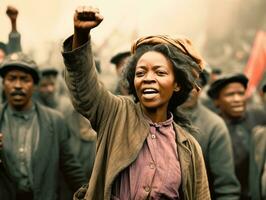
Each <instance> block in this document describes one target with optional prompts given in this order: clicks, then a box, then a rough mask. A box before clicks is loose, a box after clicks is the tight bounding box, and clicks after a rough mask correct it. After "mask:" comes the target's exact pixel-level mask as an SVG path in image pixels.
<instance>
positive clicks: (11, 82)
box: [3, 69, 34, 110]
mask: <svg viewBox="0 0 266 200" xmlns="http://www.w3.org/2000/svg"><path fill="white" fill-rule="evenodd" d="M3 88H4V92H5V95H6V97H7V101H8V104H9V105H10V106H11V107H13V108H14V109H15V110H27V109H28V108H30V106H31V105H32V100H31V97H32V94H33V91H34V81H33V78H32V76H31V74H29V73H26V72H24V71H20V70H15V69H14V70H10V71H8V72H7V73H6V75H5V77H4V79H3Z"/></svg>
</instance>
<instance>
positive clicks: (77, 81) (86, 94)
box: [62, 36, 118, 132]
mask: <svg viewBox="0 0 266 200" xmlns="http://www.w3.org/2000/svg"><path fill="white" fill-rule="evenodd" d="M90 40H91V39H90V37H89V40H88V42H87V43H85V44H84V45H82V46H81V47H79V48H77V49H74V50H72V41H73V36H71V37H69V38H68V39H67V40H66V41H65V42H64V45H63V48H64V49H63V53H62V55H63V58H64V63H65V66H66V71H65V80H66V84H67V86H68V89H69V91H70V95H71V99H72V103H73V106H74V107H75V109H76V110H77V111H78V112H80V113H81V114H82V115H84V116H85V117H86V118H87V119H88V120H90V122H91V125H92V127H93V129H94V130H95V131H96V132H97V131H98V129H99V127H100V124H105V122H106V120H107V118H108V117H112V115H113V114H114V112H113V111H114V110H115V108H116V106H117V105H118V102H117V101H116V100H115V99H118V98H116V97H115V96H114V95H112V94H111V93H110V92H109V91H108V90H107V89H105V88H104V86H103V84H102V83H101V82H100V81H99V79H98V77H97V72H96V67H95V61H94V59H93V53H92V49H91V42H90Z"/></svg>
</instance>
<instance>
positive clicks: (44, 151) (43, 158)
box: [32, 103, 56, 186]
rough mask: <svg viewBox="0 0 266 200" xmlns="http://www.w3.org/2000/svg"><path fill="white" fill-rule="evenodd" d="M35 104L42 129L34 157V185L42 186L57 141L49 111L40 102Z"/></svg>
mask: <svg viewBox="0 0 266 200" xmlns="http://www.w3.org/2000/svg"><path fill="white" fill-rule="evenodd" d="M35 105H36V112H37V117H38V123H39V129H40V130H39V140H38V144H37V150H36V152H35V153H34V154H33V158H32V171H33V177H35V178H34V180H33V183H34V185H39V186H40V183H39V182H40V181H41V180H42V176H43V175H44V173H43V172H44V171H45V170H46V169H47V165H48V163H49V158H50V157H51V156H53V152H52V149H54V148H52V145H54V144H55V142H56V141H53V139H54V136H53V135H54V133H53V128H52V120H51V117H49V116H48V114H47V111H46V110H45V109H44V108H43V107H42V106H40V104H38V103H35Z"/></svg>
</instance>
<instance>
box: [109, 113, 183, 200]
mask: <svg viewBox="0 0 266 200" xmlns="http://www.w3.org/2000/svg"><path fill="white" fill-rule="evenodd" d="M148 121H149V124H150V134H149V136H148V138H147V140H146V141H145V142H144V145H143V147H142V149H141V151H140V152H139V155H138V157H137V159H136V161H135V162H134V163H132V164H131V165H130V166H129V167H128V168H126V169H125V170H124V171H123V172H122V173H121V175H120V176H119V177H118V178H117V179H116V181H115V183H114V186H113V188H112V198H111V199H113V200H118V199H121V200H129V199H130V200H140V199H154V200H156V199H179V193H178V189H179V187H180V185H181V169H180V163H179V158H178V154H177V145H176V139H175V137H176V135H175V131H174V128H173V116H172V115H171V117H170V118H169V119H168V120H167V121H165V122H161V123H153V122H151V121H150V120H148Z"/></svg>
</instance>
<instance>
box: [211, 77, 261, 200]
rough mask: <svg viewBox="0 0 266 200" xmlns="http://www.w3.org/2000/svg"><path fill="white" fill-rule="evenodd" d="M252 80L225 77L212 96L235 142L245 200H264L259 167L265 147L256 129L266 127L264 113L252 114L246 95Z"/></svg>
mask: <svg viewBox="0 0 266 200" xmlns="http://www.w3.org/2000/svg"><path fill="white" fill-rule="evenodd" d="M247 84H248V79H247V77H246V76H245V75H244V74H230V75H224V76H223V77H220V78H218V79H217V80H216V81H214V82H213V83H212V84H211V86H210V88H209V90H208V95H209V96H210V97H211V98H212V99H213V101H214V103H215V105H216V107H217V108H218V109H219V113H220V115H221V117H222V118H223V119H224V120H225V122H226V125H227V127H228V129H229V133H230V136H231V139H232V145H233V154H234V164H235V173H236V176H237V178H238V180H239V182H240V185H241V196H240V199H241V200H250V199H256V200H260V199H262V196H261V192H262V191H261V183H260V180H261V174H262V169H261V168H259V167H258V163H261V161H262V160H263V159H264V157H263V156H264V155H263V154H262V153H260V152H261V151H258V150H259V149H263V148H264V147H263V146H261V144H262V143H260V142H257V143H255V141H256V135H254V134H253V132H252V129H253V128H254V127H255V126H256V125H260V124H261V125H262V124H265V120H266V117H265V114H264V113H263V111H259V110H251V109H248V108H247V106H246V103H247V98H246V96H245V92H246V89H247Z"/></svg>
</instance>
